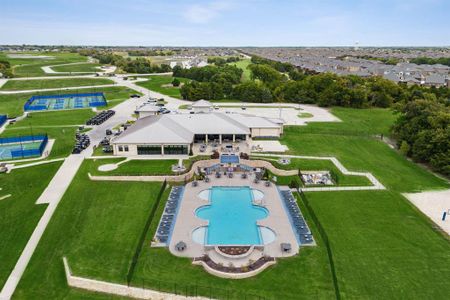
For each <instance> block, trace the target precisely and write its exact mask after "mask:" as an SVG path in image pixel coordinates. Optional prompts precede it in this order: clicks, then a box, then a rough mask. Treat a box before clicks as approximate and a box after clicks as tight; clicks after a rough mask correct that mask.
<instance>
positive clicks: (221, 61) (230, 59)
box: [207, 56, 241, 66]
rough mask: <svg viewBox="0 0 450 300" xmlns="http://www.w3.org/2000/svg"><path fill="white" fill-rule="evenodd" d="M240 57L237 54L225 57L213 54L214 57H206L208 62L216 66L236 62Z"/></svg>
mask: <svg viewBox="0 0 450 300" xmlns="http://www.w3.org/2000/svg"><path fill="white" fill-rule="evenodd" d="M240 60H241V59H240V58H239V57H238V56H229V57H227V58H223V57H218V56H214V57H208V60H207V62H208V64H214V65H216V66H225V65H226V64H228V63H233V62H238V61H240Z"/></svg>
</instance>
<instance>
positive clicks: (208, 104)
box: [191, 100, 213, 108]
mask: <svg viewBox="0 0 450 300" xmlns="http://www.w3.org/2000/svg"><path fill="white" fill-rule="evenodd" d="M191 106H192V107H198V108H202V107H212V106H213V105H212V104H211V102H209V101H206V100H198V101H195V102H194V103H193V104H192V105H191Z"/></svg>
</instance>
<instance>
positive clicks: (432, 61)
mask: <svg viewBox="0 0 450 300" xmlns="http://www.w3.org/2000/svg"><path fill="white" fill-rule="evenodd" d="M409 62H411V63H414V64H418V65H436V64H441V65H445V66H450V57H439V58H431V57H416V58H412V59H410V60H409Z"/></svg>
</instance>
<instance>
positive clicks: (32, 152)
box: [0, 134, 48, 159]
mask: <svg viewBox="0 0 450 300" xmlns="http://www.w3.org/2000/svg"><path fill="white" fill-rule="evenodd" d="M39 141H40V142H41V144H40V145H39V147H38V148H35V149H25V148H24V144H26V143H29V142H39ZM47 143H48V135H47V134H40V135H24V136H18V137H5V138H0V147H1V146H3V145H10V144H19V145H18V147H17V149H13V150H11V158H12V159H16V158H26V157H31V156H41V155H42V153H44V149H45V147H46V146H47Z"/></svg>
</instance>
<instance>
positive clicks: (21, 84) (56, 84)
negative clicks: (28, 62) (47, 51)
mask: <svg viewBox="0 0 450 300" xmlns="http://www.w3.org/2000/svg"><path fill="white" fill-rule="evenodd" d="M106 84H114V81H112V80H110V79H106V78H64V79H42V80H8V81H7V82H6V83H5V84H4V85H3V86H2V87H1V90H5V91H21V90H37V89H53V88H66V87H78V86H90V85H106Z"/></svg>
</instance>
